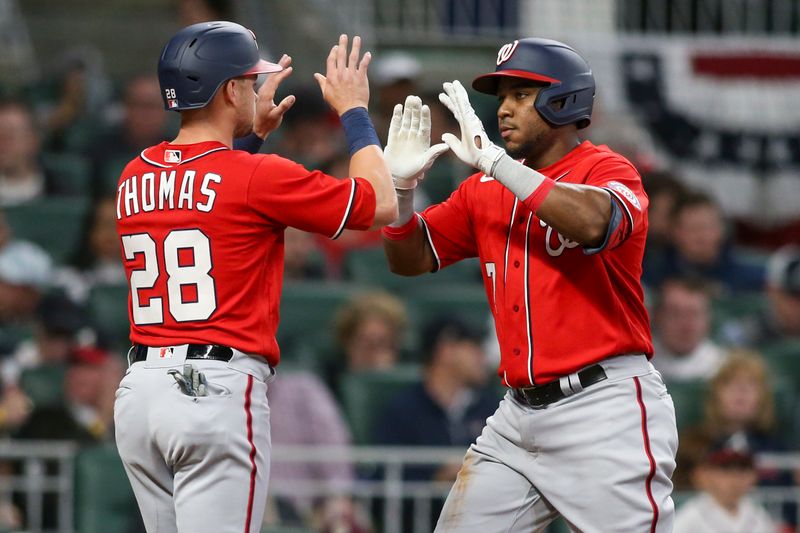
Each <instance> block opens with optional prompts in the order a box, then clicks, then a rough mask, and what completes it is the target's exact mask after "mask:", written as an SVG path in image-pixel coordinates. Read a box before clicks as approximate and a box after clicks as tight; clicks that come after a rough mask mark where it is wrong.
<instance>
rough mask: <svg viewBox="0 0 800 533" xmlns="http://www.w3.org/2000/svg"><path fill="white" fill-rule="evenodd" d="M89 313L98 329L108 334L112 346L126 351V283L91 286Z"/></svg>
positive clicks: (128, 343)
mask: <svg viewBox="0 0 800 533" xmlns="http://www.w3.org/2000/svg"><path fill="white" fill-rule="evenodd" d="M89 315H90V317H91V318H92V321H93V323H94V324H95V325H96V326H97V327H98V328H99V329H100V331H102V332H103V333H105V334H106V335H108V337H109V342H110V343H111V345H112V347H113V348H115V349H117V350H120V351H121V352H122V353H125V352H127V350H128V348H129V347H130V340H129V338H130V322H129V321H128V286H127V285H98V286H96V287H93V288H92V290H91V292H90V293H89Z"/></svg>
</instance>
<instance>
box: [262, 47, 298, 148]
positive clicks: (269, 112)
mask: <svg viewBox="0 0 800 533" xmlns="http://www.w3.org/2000/svg"><path fill="white" fill-rule="evenodd" d="M278 64H279V65H280V66H282V67H283V70H281V71H280V72H276V73H275V74H268V75H267V79H266V80H264V83H262V84H261V87H260V88H259V89H258V104H257V105H256V118H255V121H254V123H253V132H254V133H255V134H256V135H258V136H259V137H261V138H262V139H266V138H267V135H269V134H270V133H272V132H273V131H275V130H276V129H278V127H279V126H280V125H281V122H283V115H284V114H285V113H286V112H287V111H288V110H289V108H291V107H292V105H293V104H294V102H295V97H294V95H291V94H290V95H289V96H287V97H286V98H284V99H283V100H281V103H279V104H277V105H275V93H276V92H277V90H278V86H279V85H280V84H281V82H282V81H283V80H285V79H286V78H288V77H289V75H290V74H291V73H292V67H291V66H290V65H291V64H292V58H291V57H290V56H288V55H286V54H283V57H281V59H280V61H278Z"/></svg>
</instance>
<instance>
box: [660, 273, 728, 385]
mask: <svg viewBox="0 0 800 533" xmlns="http://www.w3.org/2000/svg"><path fill="white" fill-rule="evenodd" d="M652 321H653V353H654V358H653V364H654V365H655V367H656V369H658V370H659V371H660V372H661V374H662V375H663V377H664V380H665V381H666V382H667V383H668V384H669V383H671V382H676V381H689V380H695V379H709V378H711V377H712V376H713V375H714V374H715V373H716V371H717V369H718V368H719V366H720V365H721V364H722V361H723V359H724V353H723V350H722V348H721V347H720V346H718V345H717V344H716V343H715V342H714V341H713V340H712V339H711V338H710V336H709V335H710V333H711V298H710V296H709V288H708V284H707V283H706V282H705V281H703V280H702V279H697V278H671V279H667V280H666V281H664V282H663V283H662V284H661V289H660V291H659V293H658V298H657V301H656V304H655V307H654V308H653V312H652Z"/></svg>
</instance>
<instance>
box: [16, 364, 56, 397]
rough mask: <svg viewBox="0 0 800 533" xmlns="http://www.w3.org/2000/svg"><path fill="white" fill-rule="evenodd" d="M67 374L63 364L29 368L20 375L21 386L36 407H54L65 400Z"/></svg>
mask: <svg viewBox="0 0 800 533" xmlns="http://www.w3.org/2000/svg"><path fill="white" fill-rule="evenodd" d="M65 375H66V367H64V366H61V365H46V366H38V367H34V368H28V369H25V370H23V371H22V374H21V375H20V379H19V380H20V387H21V388H22V390H23V391H24V392H25V394H26V395H27V396H28V397H29V398H30V399H31V401H32V402H33V404H34V405H35V406H36V407H53V406H56V405H59V404H61V403H62V402H63V401H64V376H65Z"/></svg>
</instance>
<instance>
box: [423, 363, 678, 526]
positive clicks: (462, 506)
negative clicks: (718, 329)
mask: <svg viewBox="0 0 800 533" xmlns="http://www.w3.org/2000/svg"><path fill="white" fill-rule="evenodd" d="M600 364H601V365H602V366H603V368H604V370H605V372H606V375H607V376H608V379H606V380H605V381H601V382H599V383H596V384H594V385H591V386H590V387H588V388H586V389H585V390H583V391H581V392H578V393H575V394H573V395H571V396H569V397H567V398H564V399H562V400H559V401H557V402H555V403H552V404H550V405H548V406H547V407H546V408H543V409H533V408H531V407H528V406H525V405H522V404H520V403H518V402H517V401H516V400H515V399H514V398H513V397H512V395H511V393H507V394H506V396H505V398H504V399H503V401H502V402H501V403H500V406H499V408H498V409H497V412H496V413H495V414H494V415H493V416H491V417H490V418H489V419H488V420H487V422H486V427H485V428H484V430H483V433H482V434H481V436H480V437H478V439H477V441H476V442H475V444H473V445H472V446H471V447H470V449H469V451H468V452H467V454H466V456H465V458H464V463H463V465H462V467H461V471H460V472H459V474H458V478H457V480H456V482H455V484H454V485H453V487H452V489H451V491H450V494H449V495H448V497H447V501H446V502H445V506H444V509H443V510H442V514H441V516H440V517H439V522H438V524H437V526H436V532H437V533H444V532H447V533H451V532H459V533H461V532H463V533H466V532H475V531H479V532H481V533H512V532H524V533H530V532H533V531H541V530H542V529H543V528H544V527H545V526H546V525H547V524H549V523H550V522H551V521H553V520H554V519H555V518H556V517H558V516H559V515H562V516H563V517H564V519H565V520H566V522H567V523H568V524H569V526H570V529H571V530H572V531H577V532H582V533H615V532H616V533H662V532H663V533H667V532H670V531H672V522H673V516H674V510H675V508H674V505H673V502H672V497H671V493H672V481H671V479H670V478H671V476H672V472H673V470H674V469H675V453H676V451H677V448H678V435H677V429H676V426H675V409H674V407H673V405H672V398H671V397H670V396H669V394H668V392H667V389H666V387H665V386H664V383H663V381H662V380H661V375H660V374H659V373H658V372H657V371H655V370H654V369H653V366H652V365H651V364H650V363H649V362H648V361H647V359H646V358H645V356H643V355H639V356H635V355H631V356H620V357H614V358H610V359H608V360H606V361H603V362H601V363H600ZM574 381H575V380H573V382H574ZM562 390H564V389H563V388H562Z"/></svg>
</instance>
